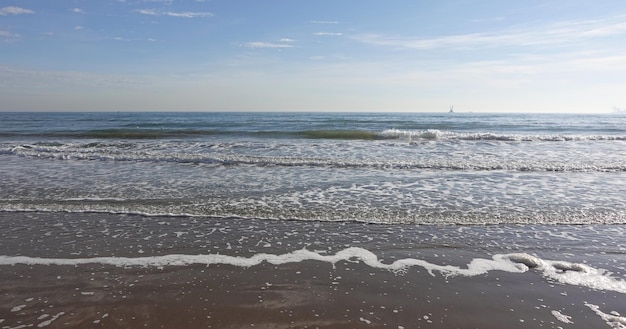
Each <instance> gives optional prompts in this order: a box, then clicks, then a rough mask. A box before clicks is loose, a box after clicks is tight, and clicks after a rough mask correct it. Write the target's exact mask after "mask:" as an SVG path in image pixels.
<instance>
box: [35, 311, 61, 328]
mask: <svg viewBox="0 0 626 329" xmlns="http://www.w3.org/2000/svg"><path fill="white" fill-rule="evenodd" d="M63 314H65V312H59V313H57V314H56V315H54V316H52V317H51V318H50V319H49V320H46V321H44V322H41V323H40V324H38V325H37V328H43V327H47V326H49V325H50V324H51V323H52V322H53V321H54V320H56V319H58V318H59V317H60V316H61V315H63Z"/></svg>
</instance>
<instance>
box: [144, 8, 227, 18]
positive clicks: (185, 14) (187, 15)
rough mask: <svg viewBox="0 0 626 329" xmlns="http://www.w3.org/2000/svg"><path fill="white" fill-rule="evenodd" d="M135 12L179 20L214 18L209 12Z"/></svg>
mask: <svg viewBox="0 0 626 329" xmlns="http://www.w3.org/2000/svg"><path fill="white" fill-rule="evenodd" d="M135 12H137V13H139V14H141V15H148V16H169V17H180V18H198V17H200V18H202V17H213V16H215V15H214V14H213V13H210V12H193V11H183V12H174V11H157V10H155V9H138V10H136V11H135Z"/></svg>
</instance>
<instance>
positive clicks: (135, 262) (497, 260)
mask: <svg viewBox="0 0 626 329" xmlns="http://www.w3.org/2000/svg"><path fill="white" fill-rule="evenodd" d="M302 261H319V262H326V263H330V264H333V266H334V264H336V263H337V262H341V261H360V262H361V263H363V264H366V265H367V266H370V267H372V268H378V269H384V270H388V271H392V272H394V273H398V274H404V273H406V272H407V270H408V269H409V268H411V267H422V268H424V269H425V270H427V271H428V272H429V273H430V274H431V275H435V274H434V272H439V273H441V274H442V275H444V276H446V277H453V276H466V277H472V276H478V275H483V274H486V273H488V272H490V271H504V272H510V273H524V272H527V271H529V270H530V269H533V270H534V271H537V272H539V273H541V274H542V275H543V276H544V277H546V278H548V279H549V280H553V281H556V282H560V283H564V284H569V285H576V286H582V287H587V288H591V289H596V290H610V291H615V292H619V293H625V294H626V281H624V280H621V279H618V278H614V277H611V276H610V275H609V274H608V273H606V272H605V271H604V270H601V269H596V268H593V267H590V266H587V265H583V264H577V263H570V262H565V261H552V260H543V259H541V258H539V257H536V256H532V255H529V254H525V253H514V254H496V255H494V256H493V257H492V258H491V259H485V258H475V259H473V260H472V261H471V262H469V263H468V264H467V266H466V267H459V266H453V265H438V264H433V263H430V262H428V261H425V260H421V259H415V258H405V259H400V260H396V261H395V262H393V263H391V264H385V263H382V262H381V261H380V260H379V259H378V256H376V255H375V254H374V253H372V252H371V251H369V250H367V249H363V248H358V247H350V248H346V249H343V250H341V251H339V252H337V253H336V254H334V255H332V254H329V255H326V254H321V253H317V252H314V251H310V250H307V249H300V250H295V251H292V252H289V253H285V254H280V255H275V254H267V253H258V254H255V255H253V256H251V257H239V256H228V255H219V254H209V255H182V254H170V255H163V256H149V257H136V258H130V257H93V258H38V257H27V256H0V265H5V266H6V265H17V264H24V265H58V266H76V265H83V264H102V265H112V266H118V267H133V266H140V267H167V266H187V265H192V264H203V265H213V264H224V265H232V266H239V267H246V268H247V267H252V266H256V265H259V264H261V263H263V262H267V263H270V264H273V265H281V264H287V263H298V262H302Z"/></svg>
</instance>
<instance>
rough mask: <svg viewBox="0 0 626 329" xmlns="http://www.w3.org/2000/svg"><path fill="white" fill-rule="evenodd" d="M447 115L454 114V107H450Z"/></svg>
mask: <svg viewBox="0 0 626 329" xmlns="http://www.w3.org/2000/svg"><path fill="white" fill-rule="evenodd" d="M448 113H454V105H450V111H448Z"/></svg>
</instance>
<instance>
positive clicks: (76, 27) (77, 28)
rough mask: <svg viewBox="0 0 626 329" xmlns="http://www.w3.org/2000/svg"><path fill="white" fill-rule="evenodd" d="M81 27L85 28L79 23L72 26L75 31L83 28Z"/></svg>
mask: <svg viewBox="0 0 626 329" xmlns="http://www.w3.org/2000/svg"><path fill="white" fill-rule="evenodd" d="M83 29H85V28H84V27H82V26H80V25H76V26H74V30H76V31H80V30H83Z"/></svg>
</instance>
